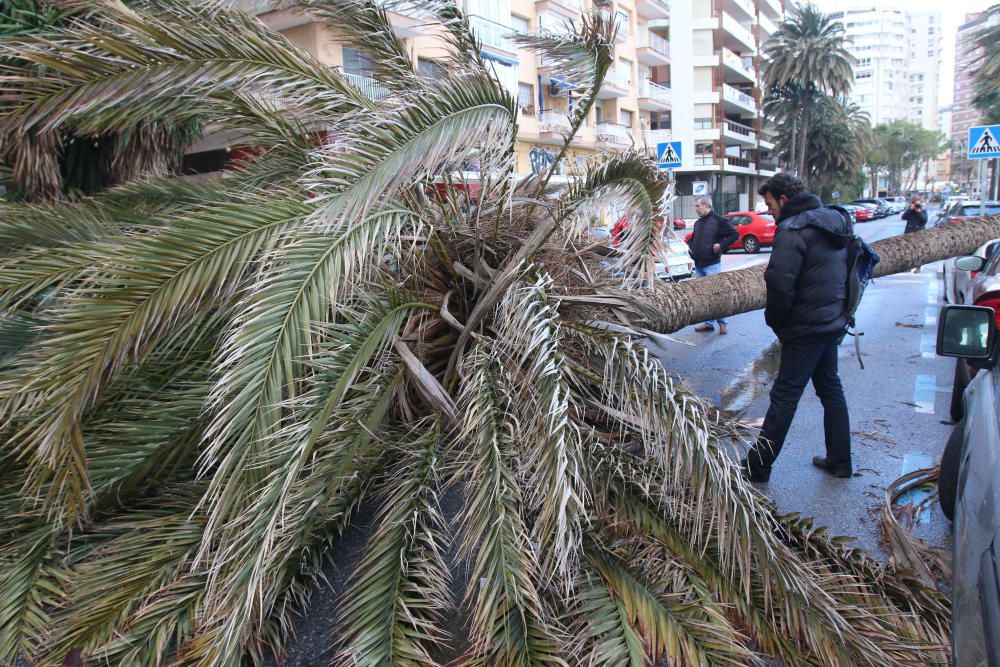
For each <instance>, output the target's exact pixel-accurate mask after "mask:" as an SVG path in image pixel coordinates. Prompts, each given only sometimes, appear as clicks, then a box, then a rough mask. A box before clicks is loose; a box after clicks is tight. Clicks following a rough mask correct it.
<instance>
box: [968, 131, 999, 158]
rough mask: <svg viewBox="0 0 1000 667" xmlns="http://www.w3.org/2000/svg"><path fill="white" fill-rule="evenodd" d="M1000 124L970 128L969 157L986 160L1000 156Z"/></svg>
mask: <svg viewBox="0 0 1000 667" xmlns="http://www.w3.org/2000/svg"><path fill="white" fill-rule="evenodd" d="M998 138H1000V125H981V126H979V127H970V128H969V159H970V160H985V159H987V158H992V157H1000V141H997V139H998Z"/></svg>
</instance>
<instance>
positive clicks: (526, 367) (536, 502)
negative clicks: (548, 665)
mask: <svg viewBox="0 0 1000 667" xmlns="http://www.w3.org/2000/svg"><path fill="white" fill-rule="evenodd" d="M551 285H552V281H551V280H550V279H547V278H539V279H537V280H536V281H535V282H534V283H522V284H520V285H516V286H515V287H514V289H512V290H510V291H509V292H508V294H507V296H506V297H505V298H504V300H503V301H502V302H501V303H500V305H499V307H498V316H497V320H498V324H499V334H500V335H499V340H498V345H497V347H498V349H500V350H503V351H504V353H505V354H506V355H508V356H509V359H510V362H511V363H510V365H509V370H510V371H511V375H512V376H513V377H514V381H515V382H516V383H517V384H516V386H515V387H513V388H512V390H511V391H510V394H511V395H512V396H514V397H515V401H516V411H517V414H519V415H520V418H519V420H518V422H517V428H518V431H519V433H518V436H517V440H519V441H520V442H522V443H523V445H522V447H523V448H524V449H525V451H526V456H525V457H524V459H523V461H522V464H521V466H520V468H521V469H522V470H523V471H524V473H523V474H524V475H525V477H526V478H527V479H528V480H530V483H529V484H528V485H527V488H530V489H534V492H533V493H531V494H529V496H528V498H527V500H528V505H529V506H530V507H531V508H532V510H533V511H534V512H537V518H536V519H535V523H534V526H533V529H532V535H533V538H534V539H536V540H537V541H538V545H539V552H540V553H541V554H543V556H542V558H543V560H542V563H541V567H542V571H544V572H546V573H549V576H551V577H553V578H557V579H561V580H562V581H563V582H571V581H572V575H571V572H572V571H573V570H574V566H575V558H576V555H577V553H578V552H579V548H580V545H581V543H582V535H583V529H584V523H585V521H586V507H585V504H586V502H587V480H586V479H585V464H584V460H583V459H584V456H583V439H582V436H581V433H580V429H579V427H578V426H577V424H576V421H575V416H576V415H577V414H579V411H580V410H581V409H582V406H580V405H579V404H578V403H577V402H576V400H575V399H574V396H573V391H572V388H571V386H570V383H571V382H572V379H573V377H572V375H573V374H572V372H571V371H570V369H569V367H568V363H567V360H566V359H565V357H564V355H563V352H562V346H561V343H562V332H561V330H560V326H559V324H560V322H559V315H558V313H557V311H556V308H555V306H554V304H552V303H550V302H549V299H548V297H547V295H546V291H547V290H548V289H549V288H550V287H551Z"/></svg>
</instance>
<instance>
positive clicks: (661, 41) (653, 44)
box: [639, 32, 670, 58]
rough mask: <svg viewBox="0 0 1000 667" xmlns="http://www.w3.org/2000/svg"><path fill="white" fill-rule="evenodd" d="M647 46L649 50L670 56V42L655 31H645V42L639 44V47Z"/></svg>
mask: <svg viewBox="0 0 1000 667" xmlns="http://www.w3.org/2000/svg"><path fill="white" fill-rule="evenodd" d="M643 46H646V47H649V49H650V50H651V51H656V52H657V53H659V54H661V55H664V56H667V57H668V58H669V57H670V42H669V41H667V40H666V38H664V37H660V36H659V35H657V34H656V33H655V32H647V33H646V43H645V44H640V45H639V47H640V48H641V47H643Z"/></svg>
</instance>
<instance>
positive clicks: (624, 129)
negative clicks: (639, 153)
mask: <svg viewBox="0 0 1000 667" xmlns="http://www.w3.org/2000/svg"><path fill="white" fill-rule="evenodd" d="M631 132H632V128H630V127H628V126H626V125H622V124H621V123H612V122H610V121H606V120H602V121H601V122H600V123H598V124H597V125H596V126H595V127H594V134H595V135H596V136H597V140H598V141H607V142H610V143H613V144H629V143H632V137H631Z"/></svg>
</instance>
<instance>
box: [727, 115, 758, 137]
mask: <svg viewBox="0 0 1000 667" xmlns="http://www.w3.org/2000/svg"><path fill="white" fill-rule="evenodd" d="M726 131H727V132H732V133H733V134H738V135H740V136H743V137H746V138H747V139H749V140H750V141H756V140H757V133H756V132H754V130H753V128H752V127H747V126H746V125H741V124H740V123H734V122H733V121H731V120H727V121H726Z"/></svg>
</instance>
